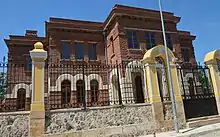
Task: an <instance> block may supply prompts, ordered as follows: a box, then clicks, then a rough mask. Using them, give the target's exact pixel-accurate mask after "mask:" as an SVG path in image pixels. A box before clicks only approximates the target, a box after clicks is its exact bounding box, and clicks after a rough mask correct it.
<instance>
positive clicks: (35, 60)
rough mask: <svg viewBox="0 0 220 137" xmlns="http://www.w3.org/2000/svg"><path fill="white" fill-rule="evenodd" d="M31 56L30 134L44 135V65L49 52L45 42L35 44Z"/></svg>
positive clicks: (39, 136)
mask: <svg viewBox="0 0 220 137" xmlns="http://www.w3.org/2000/svg"><path fill="white" fill-rule="evenodd" d="M30 56H31V58H32V97H31V111H30V120H29V123H30V124H29V126H30V127H29V128H30V129H29V136H30V137H43V136H44V126H45V108H44V66H45V60H46V58H47V52H46V51H45V50H44V49H43V44H42V43H40V42H37V43H36V44H34V49H33V50H32V51H30Z"/></svg>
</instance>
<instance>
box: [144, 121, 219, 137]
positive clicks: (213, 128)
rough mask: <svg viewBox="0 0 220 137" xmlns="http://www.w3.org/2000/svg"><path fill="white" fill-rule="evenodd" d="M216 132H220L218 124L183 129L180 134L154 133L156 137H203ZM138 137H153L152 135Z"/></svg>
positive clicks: (171, 132) (173, 132)
mask: <svg viewBox="0 0 220 137" xmlns="http://www.w3.org/2000/svg"><path fill="white" fill-rule="evenodd" d="M217 131H218V132H219V131H220V123H217V124H212V125H206V126H201V127H198V128H189V129H183V130H180V133H175V131H170V132H163V133H156V137H201V136H202V137H203V136H204V137H205V135H206V134H211V133H213V132H217ZM207 136H208V135H207ZM140 137H154V135H146V136H140ZM216 137H220V132H219V133H218V134H217V133H216Z"/></svg>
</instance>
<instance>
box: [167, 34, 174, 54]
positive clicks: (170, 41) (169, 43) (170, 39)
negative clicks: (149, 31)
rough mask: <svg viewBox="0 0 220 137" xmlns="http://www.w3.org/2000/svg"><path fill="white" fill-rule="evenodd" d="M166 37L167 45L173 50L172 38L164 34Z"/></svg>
mask: <svg viewBox="0 0 220 137" xmlns="http://www.w3.org/2000/svg"><path fill="white" fill-rule="evenodd" d="M166 37H167V47H168V48H169V49H170V50H173V43H172V38H171V36H170V35H169V34H166Z"/></svg>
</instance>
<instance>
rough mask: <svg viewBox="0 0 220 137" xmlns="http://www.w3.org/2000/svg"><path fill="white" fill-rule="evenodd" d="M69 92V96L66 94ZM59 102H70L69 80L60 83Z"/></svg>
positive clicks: (65, 103)
mask: <svg viewBox="0 0 220 137" xmlns="http://www.w3.org/2000/svg"><path fill="white" fill-rule="evenodd" d="M63 89H64V91H63ZM68 89H69V91H68ZM63 94H64V97H63ZM69 94H70V96H68V95H69ZM61 102H62V105H67V104H70V103H71V82H70V81H69V80H64V81H62V83H61Z"/></svg>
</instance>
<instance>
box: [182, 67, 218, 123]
mask: <svg viewBox="0 0 220 137" xmlns="http://www.w3.org/2000/svg"><path fill="white" fill-rule="evenodd" d="M178 72H179V77H180V79H181V87H182V89H181V93H182V99H183V104H184V109H185V115H186V119H190V118H196V117H203V116H211V115H217V114H218V112H217V106H216V100H215V95H214V92H213V88H212V82H211V79H210V75H209V73H210V72H209V68H207V67H202V66H199V67H182V68H178Z"/></svg>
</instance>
